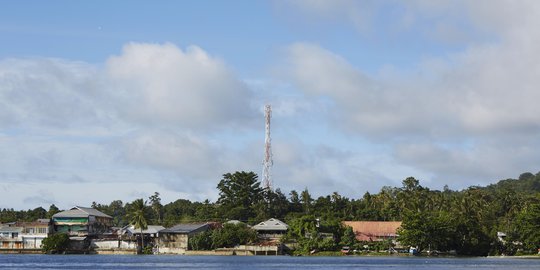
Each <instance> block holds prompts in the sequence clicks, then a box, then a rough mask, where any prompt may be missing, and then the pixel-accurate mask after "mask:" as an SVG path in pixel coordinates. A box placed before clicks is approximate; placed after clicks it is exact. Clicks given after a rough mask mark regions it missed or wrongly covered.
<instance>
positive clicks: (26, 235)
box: [16, 219, 52, 249]
mask: <svg viewBox="0 0 540 270" xmlns="http://www.w3.org/2000/svg"><path fill="white" fill-rule="evenodd" d="M16 226H17V227H21V228H23V231H22V233H21V238H22V242H23V248H24V249H39V248H41V243H42V242H43V239H45V238H47V236H48V235H49V233H50V232H51V231H52V229H51V222H50V219H38V220H37V221H34V222H17V223H16Z"/></svg>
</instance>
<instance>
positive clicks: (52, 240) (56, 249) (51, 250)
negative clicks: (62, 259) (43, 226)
mask: <svg viewBox="0 0 540 270" xmlns="http://www.w3.org/2000/svg"><path fill="white" fill-rule="evenodd" d="M68 248H69V236H68V235H67V234H65V233H57V234H54V235H51V236H49V237H47V238H45V239H43V242H42V244H41V250H43V252H44V253H47V254H60V253H63V252H64V251H66V250H67V249H68Z"/></svg>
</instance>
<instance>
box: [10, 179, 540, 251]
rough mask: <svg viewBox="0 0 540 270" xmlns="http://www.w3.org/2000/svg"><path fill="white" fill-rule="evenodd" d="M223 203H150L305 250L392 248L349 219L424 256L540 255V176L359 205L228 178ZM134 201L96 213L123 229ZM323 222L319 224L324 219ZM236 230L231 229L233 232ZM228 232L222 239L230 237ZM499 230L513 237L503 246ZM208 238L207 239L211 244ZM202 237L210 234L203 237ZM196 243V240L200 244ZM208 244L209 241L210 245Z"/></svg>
mask: <svg viewBox="0 0 540 270" xmlns="http://www.w3.org/2000/svg"><path fill="white" fill-rule="evenodd" d="M217 189H218V190H219V196H220V197H219V199H218V200H217V201H216V202H214V203H213V202H210V201H208V200H206V201H204V202H192V201H189V200H186V199H178V200H176V201H173V202H170V203H167V204H165V205H162V204H161V199H160V197H159V193H157V192H156V193H154V195H152V196H151V197H149V198H148V201H149V204H150V205H148V206H146V205H144V206H143V207H142V208H143V209H144V213H145V217H146V220H147V221H148V222H150V223H152V224H161V225H164V226H167V227H168V226H172V225H175V224H177V223H181V222H202V221H220V222H224V221H227V220H232V219H238V220H241V221H243V222H245V223H247V224H255V223H257V222H260V221H263V220H266V219H268V218H271V217H274V218H278V219H281V220H283V221H284V222H286V223H287V224H289V226H290V230H289V233H288V234H287V235H286V240H287V241H292V242H296V243H297V245H298V248H299V250H303V251H305V252H307V251H310V250H313V249H317V250H337V249H339V248H340V247H341V246H344V245H346V246H351V247H354V248H355V249H362V248H363V247H364V246H365V245H368V246H369V249H373V248H375V249H387V248H389V247H390V246H391V245H390V243H358V242H357V241H356V239H354V238H353V237H352V236H351V232H350V231H349V230H348V229H347V228H342V227H341V225H340V224H341V221H344V220H374V221H403V224H402V228H401V230H400V238H399V240H400V241H401V243H402V244H404V245H410V246H414V247H418V249H420V250H430V249H431V250H439V251H448V250H455V251H456V252H457V253H459V254H463V255H487V254H507V255H511V254H514V253H515V252H516V251H518V250H521V251H522V252H524V253H527V252H528V253H533V252H534V253H536V252H537V250H538V248H540V173H538V174H536V175H535V174H532V173H523V174H521V175H520V176H519V178H518V179H506V180H502V181H499V182H498V183H496V184H492V185H489V186H487V187H478V186H472V187H469V188H466V189H464V190H461V191H454V190H450V189H449V188H447V187H445V188H444V189H443V190H431V189H429V188H426V187H423V186H422V185H421V184H420V182H419V181H418V180H417V179H415V178H413V177H409V178H407V179H405V180H403V184H402V186H401V187H387V186H386V187H383V188H382V189H381V190H380V191H379V192H378V193H376V194H371V193H368V192H366V193H365V194H363V196H361V197H359V198H357V199H350V198H346V197H344V196H342V195H340V194H338V193H337V192H333V193H332V194H330V195H326V196H320V197H313V196H312V195H311V194H310V193H309V191H308V189H307V188H306V189H304V190H303V191H301V192H297V191H295V190H293V191H291V192H290V193H288V194H287V195H285V194H284V193H282V192H281V190H279V189H276V190H275V191H272V190H264V189H262V188H261V187H260V183H259V182H258V179H257V175H256V174H255V173H253V172H235V173H232V174H231V173H227V174H225V175H223V178H222V179H221V180H220V181H219V183H218V185H217ZM133 204H134V203H127V204H124V203H123V202H122V201H119V200H117V201H113V202H111V203H110V204H108V205H102V204H98V203H94V204H93V205H92V206H93V207H95V208H96V209H98V210H100V211H103V212H104V213H106V214H108V215H110V216H112V217H113V218H114V225H115V226H123V225H126V224H128V223H129V222H130V215H127V214H128V213H130V209H131V208H133ZM57 211H59V209H58V208H56V206H54V205H51V206H50V207H49V211H46V210H45V209H44V208H42V207H38V208H36V209H33V210H27V211H24V210H23V211H15V210H13V209H2V210H0V222H12V221H32V220H35V219H37V218H46V217H50V216H52V214H54V213H56V212H57ZM317 220H318V221H317ZM227 230H228V228H227ZM227 230H225V231H221V232H220V233H222V234H225V233H230V232H228V231H227ZM497 232H504V233H506V235H507V237H506V239H504V241H502V242H501V241H498V239H497ZM208 237H210V238H211V239H210V240H211V241H210V240H204V239H199V240H198V242H193V243H192V245H193V247H197V249H206V248H208V247H218V246H230V245H236V244H240V243H243V242H245V241H244V240H237V239H236V238H234V237H233V236H230V235H229V236H227V238H229V237H230V238H231V239H232V238H234V239H236V240H234V241H232V242H227V241H225V240H219V239H222V238H220V237H221V236H218V233H217V232H216V235H210V236H208ZM208 237H207V238H208ZM200 238H202V236H201V237H200ZM194 241H195V240H194ZM205 241H206V242H205Z"/></svg>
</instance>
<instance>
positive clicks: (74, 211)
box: [53, 206, 112, 218]
mask: <svg viewBox="0 0 540 270" xmlns="http://www.w3.org/2000/svg"><path fill="white" fill-rule="evenodd" d="M89 216H96V217H105V218H112V217H111V216H109V215H107V214H104V213H102V212H100V211H99V210H97V209H94V208H90V207H82V206H75V207H73V208H71V209H70V210H67V211H62V212H59V213H56V214H54V215H53V218H65V217H68V218H77V217H85V218H86V217H89Z"/></svg>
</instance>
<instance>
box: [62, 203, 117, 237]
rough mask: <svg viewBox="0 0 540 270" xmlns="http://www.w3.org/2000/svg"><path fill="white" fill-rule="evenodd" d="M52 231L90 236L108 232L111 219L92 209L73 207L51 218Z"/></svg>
mask: <svg viewBox="0 0 540 270" xmlns="http://www.w3.org/2000/svg"><path fill="white" fill-rule="evenodd" d="M52 218H53V226H54V231H55V232H57V233H67V234H69V235H70V236H90V235H98V234H102V233H105V232H107V231H109V230H110V228H111V225H112V219H113V218H112V217H111V216H109V215H107V214H104V213H102V212H100V211H98V210H96V209H94V208H90V207H81V206H75V207H73V208H71V209H70V210H67V211H63V212H59V213H56V214H55V215H54V216H53V217H52Z"/></svg>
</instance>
